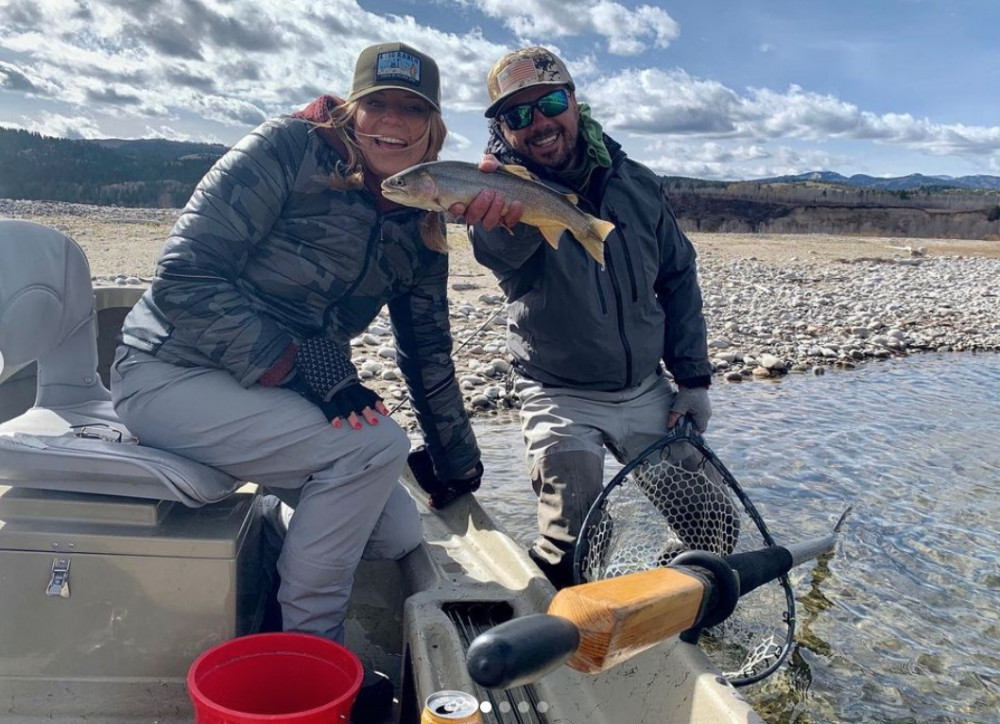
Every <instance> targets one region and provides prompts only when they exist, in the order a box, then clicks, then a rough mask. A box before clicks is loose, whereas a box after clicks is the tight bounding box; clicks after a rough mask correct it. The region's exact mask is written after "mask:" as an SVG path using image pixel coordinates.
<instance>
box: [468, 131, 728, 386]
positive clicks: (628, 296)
mask: <svg viewBox="0 0 1000 724" xmlns="http://www.w3.org/2000/svg"><path fill="white" fill-rule="evenodd" d="M492 126H493V127H492V129H491V134H490V141H489V143H488V145H487V148H486V152H487V153H492V154H493V155H495V156H496V157H497V158H498V159H499V160H500V161H501V162H503V163H508V164H510V163H513V164H518V165H523V166H527V167H528V168H529V169H531V170H532V171H533V172H535V173H536V174H538V175H539V176H540V177H541V178H542V179H543V180H546V182H547V183H549V184H550V185H551V186H553V187H554V188H556V189H558V190H561V191H563V192H565V191H566V189H565V188H563V187H560V186H559V184H558V183H557V182H556V181H555V180H554V179H553V180H551V181H550V180H547V177H546V173H545V169H543V168H540V167H537V166H533V165H532V164H531V163H529V162H527V161H526V160H525V159H524V158H523V157H522V156H520V155H519V154H517V153H516V152H515V151H514V150H513V149H511V147H510V146H509V145H508V144H507V143H506V140H505V139H504V138H503V134H502V132H501V131H500V129H499V128H496V122H495V121H494V122H493V123H492ZM604 142H605V145H606V146H607V148H608V151H609V152H610V154H611V167H610V168H608V169H603V168H601V169H597V170H595V171H594V173H593V176H592V178H591V181H590V183H589V185H588V188H587V193H586V196H585V197H581V199H580V204H579V206H580V208H581V209H583V210H584V211H586V212H588V213H590V214H593V215H595V216H598V217H600V218H602V219H605V220H607V221H611V222H612V223H614V224H615V230H614V231H613V232H612V233H611V235H610V236H608V238H607V239H606V240H605V248H604V259H605V267H604V268H603V269H602V268H601V267H600V266H599V265H598V264H597V262H596V261H594V259H593V258H591V257H590V256H589V255H588V254H587V252H586V251H584V249H583V247H582V246H580V245H579V244H577V243H575V241H573V240H572V238H570V237H569V232H566V233H565V234H564V235H563V239H562V243H561V244H560V245H559V248H558V249H552V248H551V247H550V246H549V245H548V244H546V243H544V239H543V238H542V235H541V234H540V233H539V232H538V230H537V229H535V228H534V227H532V226H528V225H526V224H519V225H517V226H516V227H515V229H514V233H513V234H510V233H508V232H507V231H506V230H505V229H502V228H499V227H498V228H496V229H494V230H492V231H489V232H485V231H483V229H482V228H481V227H476V228H475V229H473V231H472V233H471V238H472V244H473V251H474V252H475V255H476V259H478V260H479V262H480V263H481V264H483V265H484V266H487V267H489V268H490V269H491V270H492V271H493V273H494V274H495V275H496V277H497V278H498V280H499V282H500V286H501V287H502V288H503V290H504V292H505V293H506V296H507V301H508V310H507V319H508V326H507V331H508V333H507V344H508V346H509V348H510V350H511V353H512V354H513V356H514V359H515V363H516V366H517V368H518V370H519V371H520V372H521V373H522V374H524V375H526V376H528V377H530V378H532V379H534V380H537V381H539V382H541V383H542V384H546V385H554V386H559V387H573V388H578V389H588V390H605V391H614V390H622V389H627V388H629V387H633V386H635V385H638V384H639V383H640V382H642V380H643V379H645V378H646V377H647V376H649V375H650V374H652V373H653V372H654V371H656V369H657V368H658V367H659V364H660V361H661V360H662V361H663V363H664V364H665V365H666V367H667V369H668V370H669V371H670V372H671V374H673V376H674V379H676V380H677V381H679V382H681V383H683V384H685V385H687V386H689V387H707V386H708V385H709V383H710V381H711V378H710V375H711V373H712V367H711V364H710V363H709V361H708V340H707V332H706V327H705V318H704V316H703V314H702V298H701V290H700V288H699V286H698V275H697V269H696V265H695V250H694V247H693V246H692V244H691V242H690V241H689V240H688V238H687V237H686V236H685V235H684V233H683V232H682V231H681V230H680V228H679V227H678V225H677V219H676V218H675V217H674V213H673V211H672V210H671V209H670V205H669V204H668V203H667V197H666V193H665V191H664V187H663V182H662V181H661V180H660V179H659V178H658V177H657V176H656V175H655V174H654V173H653V172H652V171H650V170H649V169H648V168H646V167H645V166H643V165H641V164H639V163H636V162H635V161H632V160H631V159H629V158H627V157H626V156H625V153H624V152H623V151H622V150H621V147H620V146H619V144H617V143H616V142H615V141H614V140H612V139H611V138H609V137H608V136H607V135H605V136H604ZM548 179H552V177H551V176H550V177H548Z"/></svg>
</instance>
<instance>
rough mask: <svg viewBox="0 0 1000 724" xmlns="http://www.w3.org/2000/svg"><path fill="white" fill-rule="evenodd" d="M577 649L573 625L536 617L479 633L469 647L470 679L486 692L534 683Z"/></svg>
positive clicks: (543, 615) (545, 616)
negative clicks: (486, 689)
mask: <svg viewBox="0 0 1000 724" xmlns="http://www.w3.org/2000/svg"><path fill="white" fill-rule="evenodd" d="M579 645H580V631H579V630H578V629H577V627H576V625H575V624H574V623H573V622H571V621H569V620H567V619H565V618H562V617H560V616H550V615H549V614H547V613H535V614H531V615H529V616H523V617H521V618H515V619H513V620H511V621H507V622H506V623H502V624H500V625H499V626H495V627H493V628H491V629H490V630H489V631H486V632H484V633H481V634H480V635H479V636H477V637H476V638H475V640H474V641H473V642H472V643H471V644H470V645H469V652H468V653H467V654H466V659H465V664H466V668H467V669H468V670H469V676H471V677H472V680H473V681H475V682H476V683H477V684H479V685H480V686H485V687H486V688H488V689H509V688H511V687H512V686H522V685H524V684H528V683H531V682H533V681H537V680H538V679H540V678H542V677H543V676H545V674H547V673H549V672H550V671H552V670H553V669H555V668H557V667H558V666H561V665H562V664H563V663H564V662H565V661H566V660H567V659H569V658H570V657H571V656H572V655H573V654H574V652H575V651H576V649H577V647H578V646H579Z"/></svg>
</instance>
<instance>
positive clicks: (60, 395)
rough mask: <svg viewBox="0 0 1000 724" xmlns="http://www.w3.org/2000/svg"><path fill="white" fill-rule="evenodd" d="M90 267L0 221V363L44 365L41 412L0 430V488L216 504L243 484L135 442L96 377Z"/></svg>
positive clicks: (37, 232) (59, 239) (53, 239)
mask: <svg viewBox="0 0 1000 724" xmlns="http://www.w3.org/2000/svg"><path fill="white" fill-rule="evenodd" d="M96 334H97V325H96V314H95V312H94V294H93V288H92V286H91V281H90V267H89V264H88V263H87V258H86V256H85V255H84V253H83V250H82V249H81V248H80V247H79V246H78V245H77V244H76V242H74V241H73V240H72V239H70V238H69V237H68V236H66V235H65V234H62V233H60V232H58V231H56V230H55V229H51V228H48V227H46V226H42V225H40V224H35V223H33V222H28V221H16V220H3V219H0V354H2V355H3V357H2V358H0V359H3V360H4V362H5V363H7V364H12V365H13V364H17V365H23V364H27V363H30V362H32V361H36V362H37V364H38V392H37V397H36V401H35V406H34V407H32V408H31V409H30V410H28V411H27V412H25V413H23V414H21V415H19V416H17V417H14V418H13V419H11V420H7V421H5V422H2V423H0V484H3V485H17V486H26V487H34V488H45V489H49V490H68V491H74V492H87V493H100V494H103V495H124V496H128V497H137V498H153V499H162V500H178V501H180V502H182V503H184V504H185V505H187V506H189V507H198V506H201V505H204V504H206V503H214V502H217V501H219V500H221V499H222V498H225V497H226V496H227V495H229V494H230V493H232V492H234V491H235V490H236V489H237V488H238V487H239V486H240V484H241V483H240V481H238V480H236V479H235V478H233V477H231V476H229V475H227V474H226V473H223V472H222V471H220V470H216V469H214V468H210V467H208V466H205V465H201V464H200V463H196V462H194V461H192V460H188V459H186V458H182V457H180V456H179V455H174V454H173V453H169V452H166V451H163V450H158V449H156V448H150V447H146V446H143V445H140V444H138V443H137V442H136V440H135V438H134V436H133V435H132V434H131V433H130V432H129V431H128V429H127V428H126V427H125V426H124V424H122V422H121V421H120V420H119V419H118V417H117V416H116V415H115V412H114V409H113V408H112V406H111V402H110V398H111V395H110V394H109V392H108V390H107V389H106V388H105V387H104V385H103V384H102V383H101V381H100V378H99V377H98V375H97V372H96V370H97V340H96Z"/></svg>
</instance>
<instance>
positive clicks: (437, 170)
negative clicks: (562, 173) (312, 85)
mask: <svg viewBox="0 0 1000 724" xmlns="http://www.w3.org/2000/svg"><path fill="white" fill-rule="evenodd" d="M485 188H489V189H494V190H496V191H499V192H500V193H502V194H503V195H504V198H505V199H506V200H507V202H508V203H510V202H512V201H520V202H521V204H522V206H523V207H524V215H523V216H522V217H521V221H522V222H523V223H525V224H530V225H532V226H537V227H538V229H539V230H540V231H541V232H542V236H544V237H545V240H546V241H547V242H549V244H550V245H551V246H552V248H553V249H558V248H559V237H560V236H562V233H563V232H564V231H569V232H570V233H571V234H573V236H574V237H575V238H576V240H577V241H578V242H580V244H581V245H582V246H583V248H584V249H586V250H587V253H588V254H590V255H591V256H592V257H594V258H595V259H596V260H597V263H598V264H600V265H601V266H604V240H605V239H606V238H607V237H608V234H610V233H611V232H612V231H613V230H614V228H615V225H614V224H612V223H611V222H610V221H604V220H603V219H598V218H596V217H594V216H591V215H590V214H587V213H584V212H583V211H581V210H580V209H578V208H577V207H576V203H577V197H576V196H575V195H574V194H565V195H564V194H560V193H559V192H557V191H553V190H552V189H550V188H549V187H548V186H545V185H544V184H542V183H540V182H539V181H537V180H536V179H535V177H534V176H533V175H532V174H531V172H530V171H528V169H526V168H524V167H523V166H500V167H499V168H498V169H497V170H496V171H495V172H494V173H483V172H482V171H480V170H479V167H478V166H477V165H476V164H474V163H466V162H464V161H431V162H430V163H421V164H418V165H416V166H411V167H410V168H408V169H406V170H405V171H400V172H399V173H397V174H396V175H395V176H390V177H389V178H387V179H386V180H385V181H383V182H382V194H383V195H384V196H385V197H386V198H387V199H389V200H391V201H395V202H396V203H397V204H402V205H403V206H413V207H416V208H418V209H427V210H428V211H447V210H448V209H449V207H451V205H452V204H455V203H462V204H468V203H469V202H470V201H471V200H472V198H473V197H474V196H475V195H476V194H477V193H479V192H480V191H481V190H483V189H485ZM505 211H506V209H505Z"/></svg>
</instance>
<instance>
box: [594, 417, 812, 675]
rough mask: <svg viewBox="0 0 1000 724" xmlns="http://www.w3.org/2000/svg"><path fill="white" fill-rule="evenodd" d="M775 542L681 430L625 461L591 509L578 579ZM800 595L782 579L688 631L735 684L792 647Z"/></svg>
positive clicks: (763, 671) (692, 435)
mask: <svg viewBox="0 0 1000 724" xmlns="http://www.w3.org/2000/svg"><path fill="white" fill-rule="evenodd" d="M770 545H774V541H773V539H772V538H771V536H770V533H769V532H768V530H767V527H766V525H765V524H764V521H763V520H762V519H761V517H760V515H759V513H758V512H757V510H756V509H755V508H754V507H753V503H752V502H751V501H750V499H749V498H748V497H747V496H746V494H745V493H744V491H743V489H742V488H741V487H740V485H739V483H738V482H737V481H736V479H735V478H734V477H733V476H732V474H731V473H730V472H729V471H728V470H727V469H726V468H725V466H724V465H723V464H722V462H721V461H720V460H719V459H718V458H717V457H716V456H715V454H714V453H713V452H712V451H711V450H710V449H709V448H708V446H707V445H706V444H705V442H704V440H703V439H702V438H701V436H700V435H698V434H697V433H696V432H694V431H693V430H692V429H691V428H682V429H676V430H675V431H673V432H672V433H671V434H669V435H667V436H666V437H665V438H663V439H662V440H661V441H660V442H658V443H657V444H655V445H653V446H651V447H650V448H649V449H647V450H646V451H644V452H643V453H642V454H641V455H640V456H639V457H638V458H637V459H636V460H633V461H632V462H631V463H629V464H628V465H626V466H625V467H624V468H623V469H622V470H621V471H620V472H619V473H618V474H617V475H616V476H615V477H614V478H613V479H612V481H611V482H610V483H608V485H607V486H606V487H605V489H604V491H603V493H602V495H601V496H600V497H599V498H598V500H597V501H596V502H595V503H594V506H593V507H592V508H591V510H590V512H589V514H588V516H587V519H586V521H585V523H584V526H583V530H582V531H581V534H580V537H579V539H578V542H577V547H576V550H575V555H574V575H575V577H576V580H577V582H578V583H585V582H589V581H598V580H603V579H605V578H613V577H616V576H621V575H624V574H628V573H636V572H639V571H645V570H650V569H652V568H656V567H658V566H666V565H670V564H671V562H672V561H673V560H674V558H676V557H677V556H678V555H679V554H680V553H682V552H684V551H689V550H702V551H708V552H710V553H714V554H716V555H719V556H723V557H724V556H727V555H730V554H733V553H741V552H744V551H751V550H759V549H760V548H764V547H766V546H770ZM793 628H794V598H793V597H792V594H791V588H790V586H789V584H788V580H787V578H786V577H781V578H780V579H777V580H776V581H774V582H772V583H768V584H766V585H763V586H761V587H760V588H758V589H756V590H754V591H752V592H750V593H749V594H747V595H746V596H744V597H742V598H741V599H740V601H739V604H738V605H737V608H736V611H735V612H734V613H733V614H732V615H731V616H730V617H729V618H728V619H726V620H725V621H723V622H722V623H721V624H718V625H716V626H713V627H712V628H710V629H707V630H706V631H704V632H699V634H703V635H700V636H699V635H695V634H693V633H692V634H691V635H689V636H688V640H699V642H700V644H701V646H702V648H703V649H704V650H705V652H706V653H707V654H708V655H709V656H710V658H712V660H713V662H714V663H715V664H716V665H717V666H718V667H719V668H720V669H721V670H722V672H723V673H724V674H725V675H726V677H727V678H728V679H729V680H730V681H731V682H732V683H734V684H736V685H744V684H747V683H751V682H753V681H759V680H760V679H762V678H764V677H765V676H767V675H769V674H770V673H772V672H773V671H774V670H775V669H777V667H778V666H779V665H780V664H781V663H782V661H783V659H784V658H785V657H786V656H787V653H788V651H789V650H790V648H791V645H792V639H793V634H794V631H793Z"/></svg>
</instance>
